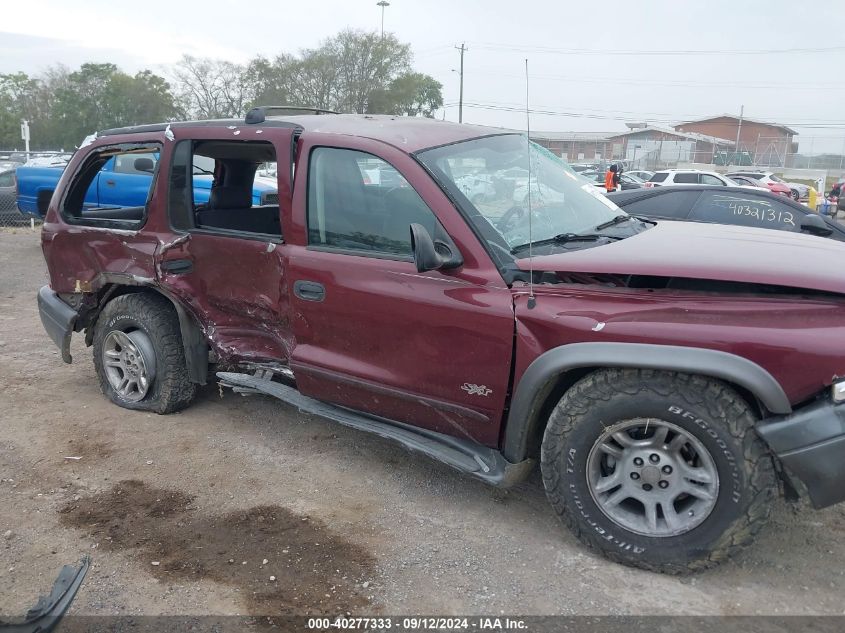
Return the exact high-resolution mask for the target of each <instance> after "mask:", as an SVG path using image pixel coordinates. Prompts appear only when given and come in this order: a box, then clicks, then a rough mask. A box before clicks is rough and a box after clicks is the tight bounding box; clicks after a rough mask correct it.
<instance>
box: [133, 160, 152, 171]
mask: <svg viewBox="0 0 845 633" xmlns="http://www.w3.org/2000/svg"><path fill="white" fill-rule="evenodd" d="M133 165H134V167H135V171H147V172H149V173H153V172H154V171H155V163H154V162H153V159H152V158H147V157H146V156H142V157H141V158H136V159H135V162H134V163H133Z"/></svg>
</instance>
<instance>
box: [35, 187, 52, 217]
mask: <svg viewBox="0 0 845 633" xmlns="http://www.w3.org/2000/svg"><path fill="white" fill-rule="evenodd" d="M52 197H53V190H52V189H42V190H41V191H39V192H38V194H37V195H36V197H35V208H36V209H38V215H40V216H41V217H42V218H43V217H45V216H46V215H47V209H49V208H50V199H51V198H52Z"/></svg>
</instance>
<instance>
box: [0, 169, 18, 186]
mask: <svg viewBox="0 0 845 633" xmlns="http://www.w3.org/2000/svg"><path fill="white" fill-rule="evenodd" d="M14 186H15V172H13V171H7V172H5V173H2V174H0V187H14Z"/></svg>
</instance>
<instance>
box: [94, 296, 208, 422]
mask: <svg viewBox="0 0 845 633" xmlns="http://www.w3.org/2000/svg"><path fill="white" fill-rule="evenodd" d="M136 330H139V331H140V332H142V333H143V334H145V335H146V337H147V339H148V340H149V342H150V343H151V345H152V350H153V353H154V355H155V363H154V365H155V375H154V377H153V379H152V381H151V384H150V386H149V389H148V390H147V392H146V394H145V396H144V397H143V398H142V399H141V400H138V401H130V400H127V399H126V398H124V397H122V396H121V394H120V393H118V392H117V391H116V390H115V388H114V387H113V386H112V384H111V383H110V382H109V378H108V376H107V375H106V368H105V363H104V357H103V347H104V341H105V340H106V337H107V336H109V333H111V332H113V331H118V332H124V333H132V332H134V331H136ZM94 367H95V369H96V371H97V378H98V380H99V383H100V389H101V390H102V392H103V394H104V395H105V396H106V397H107V398H108V399H109V400H111V401H112V402H114V403H115V404H116V405H118V406H121V407H124V408H126V409H137V410H142V411H154V412H156V413H162V414H164V413H172V412H174V411H178V410H180V409H184V408H185V407H187V406H188V405H189V404H190V403H191V401H192V400H193V399H194V396H195V395H196V385H195V384H194V383H192V382H191V381H190V379H189V378H188V372H187V368H186V365H185V352H184V348H183V346H182V337H181V334H180V329H179V317H178V316H177V315H176V311H175V310H174V309H173V305H172V304H171V303H170V301H169V300H168V299H166V298H165V297H162V296H161V295H158V294H155V293H146V292H145V293H132V294H126V295H120V296H118V297H115V298H114V299H112V300H111V301H109V303H107V304H106V306H105V307H104V308H103V310H102V312H101V313H100V315H99V317H98V318H97V322H96V324H95V326H94Z"/></svg>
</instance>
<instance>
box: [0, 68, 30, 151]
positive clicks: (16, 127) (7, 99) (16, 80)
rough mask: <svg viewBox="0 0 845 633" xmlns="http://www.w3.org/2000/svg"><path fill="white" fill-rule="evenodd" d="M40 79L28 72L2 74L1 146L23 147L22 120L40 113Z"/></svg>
mask: <svg viewBox="0 0 845 633" xmlns="http://www.w3.org/2000/svg"><path fill="white" fill-rule="evenodd" d="M38 101H39V93H38V81H37V80H35V79H33V78H31V77H29V76H28V75H27V74H26V73H20V72H19V73H14V74H8V75H0V147H6V148H14V147H21V146H22V145H23V141H22V140H21V121H22V120H24V119H26V120H28V121H34V120H36V119H37V118H38V113H39V103H38Z"/></svg>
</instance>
